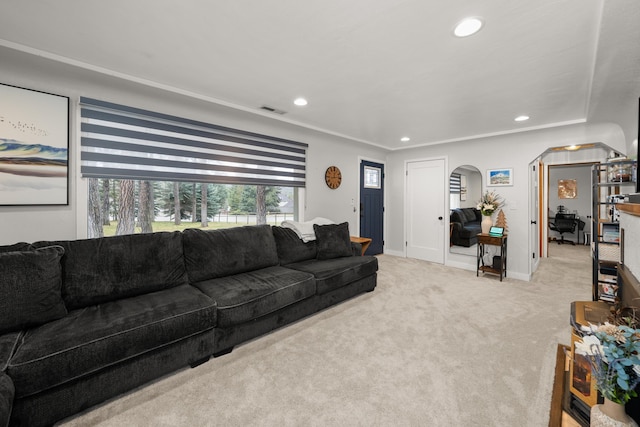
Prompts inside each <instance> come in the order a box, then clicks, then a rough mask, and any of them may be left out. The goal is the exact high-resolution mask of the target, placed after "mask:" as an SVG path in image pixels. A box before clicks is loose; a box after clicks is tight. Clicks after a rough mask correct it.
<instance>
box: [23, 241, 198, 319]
mask: <svg viewBox="0 0 640 427" xmlns="http://www.w3.org/2000/svg"><path fill="white" fill-rule="evenodd" d="M52 244H56V245H60V246H62V247H63V248H64V249H65V254H64V256H63V257H62V274H63V284H62V297H63V298H64V302H65V304H66V305H67V308H68V309H76V308H82V307H87V306H90V305H95V304H100V303H104V302H108V301H115V300H117V299H121V298H128V297H132V296H136V295H142V294H145V293H149V292H154V291H159V290H162V289H167V288H172V287H175V286H179V285H185V284H187V283H188V279H187V274H186V270H185V266H184V257H183V253H182V234H181V233H180V232H177V231H176V232H158V233H148V234H130V235H125V236H113V237H102V238H97V239H85V240H68V241H56V242H36V243H34V244H33V245H34V246H37V247H41V246H47V245H52Z"/></svg>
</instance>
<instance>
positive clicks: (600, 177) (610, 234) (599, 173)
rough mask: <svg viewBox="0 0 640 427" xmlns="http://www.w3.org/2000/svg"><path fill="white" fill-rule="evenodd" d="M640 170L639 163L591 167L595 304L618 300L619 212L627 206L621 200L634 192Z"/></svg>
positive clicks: (605, 164)
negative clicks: (635, 176)
mask: <svg viewBox="0 0 640 427" xmlns="http://www.w3.org/2000/svg"><path fill="white" fill-rule="evenodd" d="M636 168H637V161H635V160H618V161H615V162H609V163H599V164H596V165H593V166H592V168H591V171H592V176H591V186H592V209H591V235H592V239H591V255H592V265H593V268H592V276H593V280H592V297H593V301H599V300H602V301H607V302H611V303H613V302H615V300H616V295H617V265H618V262H620V258H621V256H620V238H619V232H620V227H619V223H618V221H619V219H618V217H617V211H618V209H620V207H621V206H623V205H626V204H625V203H618V201H619V197H622V196H623V195H624V194H629V193H632V192H634V190H635V184H636V183H635V182H634V181H633V180H632V179H631V178H632V176H633V173H634V170H635V169H636ZM627 171H628V172H629V173H628V174H627V173H626V172H627ZM623 209H625V210H626V209H627V208H626V207H625V208H623ZM631 209H633V208H631Z"/></svg>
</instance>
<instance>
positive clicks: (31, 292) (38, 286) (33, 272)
mask: <svg viewBox="0 0 640 427" xmlns="http://www.w3.org/2000/svg"><path fill="white" fill-rule="evenodd" d="M63 254H64V249H63V248H62V247H60V246H49V247H45V248H40V249H36V250H34V251H19V252H4V253H0V295H2V298H0V333H5V332H11V331H17V330H20V329H23V328H25V327H29V326H37V325H42V324H43V323H46V322H49V321H51V320H55V319H59V318H61V317H64V316H66V315H67V308H66V307H65V305H64V302H63V301H62V294H61V287H62V267H61V266H60V258H62V255H63Z"/></svg>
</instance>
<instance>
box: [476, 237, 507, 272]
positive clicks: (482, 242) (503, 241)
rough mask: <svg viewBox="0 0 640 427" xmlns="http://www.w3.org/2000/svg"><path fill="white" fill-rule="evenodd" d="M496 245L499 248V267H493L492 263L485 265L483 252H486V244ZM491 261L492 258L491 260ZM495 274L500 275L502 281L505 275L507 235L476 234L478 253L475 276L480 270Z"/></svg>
mask: <svg viewBox="0 0 640 427" xmlns="http://www.w3.org/2000/svg"><path fill="white" fill-rule="evenodd" d="M487 245H492V246H498V247H499V248H500V254H499V256H500V265H499V266H498V267H499V268H494V266H493V264H491V265H485V263H484V254H485V252H486V246H487ZM492 261H493V260H492ZM481 271H482V272H483V273H491V274H497V275H499V276H500V281H501V282H502V278H503V277H507V235H506V234H505V235H503V236H502V237H495V236H490V235H488V234H483V233H480V234H478V255H477V265H476V277H477V276H478V275H479V273H480V272H481Z"/></svg>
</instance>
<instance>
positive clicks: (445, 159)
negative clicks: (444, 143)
mask: <svg viewBox="0 0 640 427" xmlns="http://www.w3.org/2000/svg"><path fill="white" fill-rule="evenodd" d="M433 160H442V161H443V162H444V167H443V173H444V175H443V178H442V179H443V180H444V181H443V182H445V183H448V182H449V174H450V173H451V172H450V171H449V157H448V156H435V157H420V158H415V159H410V160H405V161H404V169H403V171H402V174H403V175H404V183H403V190H404V197H403V198H404V206H403V208H402V209H403V217H402V225H403V230H402V235H403V242H405V245H404V246H403V247H402V255H403V257H404V258H406V257H407V245H406V242H407V241H408V239H409V236H408V235H407V233H408V230H407V211H408V209H409V206H408V205H409V201H408V195H407V192H408V182H407V181H408V176H409V163H417V162H428V161H433ZM444 194H445V197H444V201H443V202H444V225H443V227H444V229H445V230H446V227H448V226H449V214H448V212H449V188H448V187H445V191H444ZM445 236H446V233H445ZM442 240H443V242H442V248H441V250H442V259H443V263H442V265H447V256H448V255H449V254H448V252H449V251H448V249H449V248H448V247H447V245H448V244H449V239H447V238H446V237H445V238H444V239H442Z"/></svg>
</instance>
